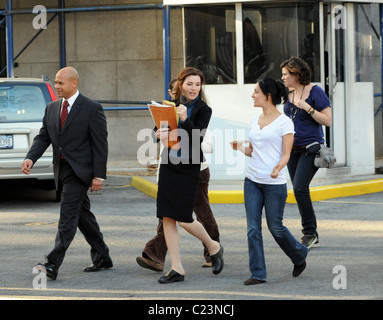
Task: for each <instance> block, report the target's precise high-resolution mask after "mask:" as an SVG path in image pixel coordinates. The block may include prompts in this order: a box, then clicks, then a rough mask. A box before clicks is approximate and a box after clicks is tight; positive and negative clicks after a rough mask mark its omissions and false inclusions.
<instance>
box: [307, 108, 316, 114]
mask: <svg viewBox="0 0 383 320" xmlns="http://www.w3.org/2000/svg"><path fill="white" fill-rule="evenodd" d="M314 112H315V109H314V108H312V107H310V109H309V111H307V113H308V114H309V115H310V116H312V115H313V114H314Z"/></svg>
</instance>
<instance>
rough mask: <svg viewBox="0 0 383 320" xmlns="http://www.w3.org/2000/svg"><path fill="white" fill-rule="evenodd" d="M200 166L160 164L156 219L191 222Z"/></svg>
mask: <svg viewBox="0 0 383 320" xmlns="http://www.w3.org/2000/svg"><path fill="white" fill-rule="evenodd" d="M199 173H200V164H172V163H168V164H161V165H160V171H159V179H158V193H157V218H163V217H167V218H171V219H173V220H175V221H180V222H193V221H194V220H193V208H194V201H195V197H196V193H197V187H198V183H199Z"/></svg>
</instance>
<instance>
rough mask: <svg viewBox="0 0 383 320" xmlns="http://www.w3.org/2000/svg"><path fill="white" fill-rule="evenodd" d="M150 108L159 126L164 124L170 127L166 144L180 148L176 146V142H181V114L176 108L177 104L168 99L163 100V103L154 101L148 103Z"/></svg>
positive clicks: (166, 145) (168, 146)
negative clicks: (179, 135) (179, 133)
mask: <svg viewBox="0 0 383 320" xmlns="http://www.w3.org/2000/svg"><path fill="white" fill-rule="evenodd" d="M148 108H149V111H150V114H151V115H152V118H153V121H154V123H155V125H156V127H157V128H161V127H163V126H168V127H169V132H170V134H169V138H168V139H167V140H164V141H163V143H164V146H165V147H167V148H174V149H178V148H179V147H178V146H176V144H177V143H178V142H179V137H178V132H177V127H178V122H179V116H178V113H177V110H176V104H175V103H174V102H171V101H167V100H162V104H159V103H157V102H155V101H152V103H150V104H148ZM174 146H176V147H174Z"/></svg>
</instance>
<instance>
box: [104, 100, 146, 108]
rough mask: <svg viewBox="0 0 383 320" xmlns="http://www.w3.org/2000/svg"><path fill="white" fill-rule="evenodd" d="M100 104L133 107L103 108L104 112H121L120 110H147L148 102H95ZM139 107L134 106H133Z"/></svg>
mask: <svg viewBox="0 0 383 320" xmlns="http://www.w3.org/2000/svg"><path fill="white" fill-rule="evenodd" d="M97 102H98V103H100V104H120V105H133V106H129V107H124V106H122V107H103V108H104V110H106V111H121V110H149V109H148V106H147V104H148V103H150V101H129V100H127V101H126V100H97ZM137 104H138V105H140V106H135V105H137Z"/></svg>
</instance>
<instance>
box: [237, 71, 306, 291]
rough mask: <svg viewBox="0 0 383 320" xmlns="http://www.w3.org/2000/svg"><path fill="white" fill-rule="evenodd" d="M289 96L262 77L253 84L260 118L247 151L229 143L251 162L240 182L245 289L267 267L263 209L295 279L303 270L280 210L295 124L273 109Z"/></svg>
mask: <svg viewBox="0 0 383 320" xmlns="http://www.w3.org/2000/svg"><path fill="white" fill-rule="evenodd" d="M287 95H288V92H287V88H286V87H285V85H284V84H283V83H282V82H281V81H279V80H277V81H275V80H274V79H271V78H266V79H264V80H262V81H259V82H258V83H256V85H255V89H254V93H253V94H252V98H253V100H254V107H257V108H262V111H263V113H262V114H261V115H257V116H255V117H254V118H253V120H252V122H251V129H250V132H249V140H250V142H249V146H248V147H246V146H245V145H244V144H243V143H232V147H233V149H234V150H239V151H241V152H243V153H244V154H245V155H246V156H248V157H250V158H251V159H250V161H249V166H248V170H247V174H246V178H245V182H244V196H245V209H246V218H247V238H248V246H249V267H250V272H251V277H250V279H248V280H246V281H245V282H244V284H245V285H253V284H258V283H262V282H265V281H266V266H265V257H264V252H263V240H262V228H261V225H262V210H263V207H264V208H265V213H266V221H267V226H268V228H269V230H270V232H271V234H272V235H273V237H274V239H275V241H276V242H277V243H278V245H279V246H280V247H281V249H282V250H283V251H284V252H285V254H286V255H287V256H288V257H289V258H290V259H291V261H292V263H293V264H294V269H293V276H294V277H297V276H299V275H300V274H301V273H302V272H303V270H304V269H305V267H306V256H307V253H308V249H307V248H306V247H305V246H303V245H302V244H301V243H300V242H298V241H297V240H296V239H295V238H294V236H293V235H292V234H291V233H290V231H289V230H288V229H287V228H286V227H285V226H284V225H283V223H282V220H283V211H284V207H285V203H286V198H287V186H286V177H285V172H284V170H283V168H284V167H285V165H286V164H287V162H288V160H289V157H290V152H291V148H292V145H293V141H294V124H293V123H292V121H291V120H290V119H289V118H288V117H287V116H285V115H284V114H282V113H280V112H279V111H278V109H277V108H276V105H277V104H280V103H281V101H282V99H283V100H286V98H287Z"/></svg>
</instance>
